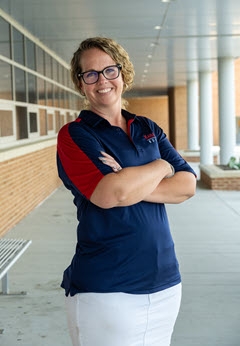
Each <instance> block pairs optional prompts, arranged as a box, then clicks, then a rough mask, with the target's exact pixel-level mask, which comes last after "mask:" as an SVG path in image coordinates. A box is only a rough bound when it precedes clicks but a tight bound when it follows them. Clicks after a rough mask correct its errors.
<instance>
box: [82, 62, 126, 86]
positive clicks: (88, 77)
mask: <svg viewBox="0 0 240 346" xmlns="http://www.w3.org/2000/svg"><path fill="white" fill-rule="evenodd" d="M121 69H122V65H120V64H117V65H111V66H107V67H105V68H104V69H103V70H102V71H95V70H90V71H86V72H81V73H78V74H77V78H78V79H80V78H82V79H83V81H84V83H85V84H94V83H97V81H98V79H99V75H100V73H102V74H103V75H104V77H105V78H106V79H108V80H113V79H116V78H118V77H119V73H120V71H121Z"/></svg>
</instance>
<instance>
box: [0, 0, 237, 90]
mask: <svg viewBox="0 0 240 346" xmlns="http://www.w3.org/2000/svg"><path fill="white" fill-rule="evenodd" d="M0 7H1V9H2V10H4V11H5V12H7V13H8V14H10V15H11V16H12V17H13V18H14V19H15V20H16V21H17V22H19V23H20V24H21V25H22V26H24V27H25V28H26V29H27V30H28V31H30V32H31V34H33V35H34V36H36V37H38V38H39V39H40V40H41V41H42V42H43V43H44V44H45V45H46V46H47V47H49V48H50V49H51V50H52V51H54V52H55V53H56V54H57V55H59V56H60V57H61V58H62V59H63V60H65V61H66V62H67V63H69V62H70V60H71V57H72V54H73V52H74V51H75V50H76V49H77V47H78V45H79V43H80V42H81V41H82V40H83V39H85V38H87V37H91V36H108V37H111V38H114V39H116V40H117V41H118V42H119V43H120V44H121V45H122V46H123V47H124V48H125V49H126V50H127V51H128V53H129V55H130V58H131V60H132V62H133V64H134V67H135V72H136V76H135V84H134V90H135V91H136V92H137V93H138V94H141V93H142V94H144V93H145V94H147V93H148V94H150V93H165V92H166V90H167V88H169V87H172V86H182V85H186V81H187V80H192V79H196V78H198V73H199V71H214V70H216V69H217V58H218V57H234V58H237V57H238V56H240V1H239V0H172V1H170V0H169V1H166V0H165V1H162V0H121V1H115V0H0Z"/></svg>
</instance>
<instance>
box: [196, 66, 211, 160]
mask: <svg viewBox="0 0 240 346" xmlns="http://www.w3.org/2000/svg"><path fill="white" fill-rule="evenodd" d="M199 96H200V147H201V152H200V163H201V164H203V165H212V164H213V153H212V146H213V124H212V73H211V72H208V71H207V72H200V74H199Z"/></svg>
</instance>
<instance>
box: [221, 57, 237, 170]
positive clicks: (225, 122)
mask: <svg viewBox="0 0 240 346" xmlns="http://www.w3.org/2000/svg"><path fill="white" fill-rule="evenodd" d="M218 95H219V97H218V105H219V144H220V164H227V163H228V161H229V159H230V157H231V156H233V155H234V150H235V145H236V118H235V82H234V59H233V58H219V59H218Z"/></svg>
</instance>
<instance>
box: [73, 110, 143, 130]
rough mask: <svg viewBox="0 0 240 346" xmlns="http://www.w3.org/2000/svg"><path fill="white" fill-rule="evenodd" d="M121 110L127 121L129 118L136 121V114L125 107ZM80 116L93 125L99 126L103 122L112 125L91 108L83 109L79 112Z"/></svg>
mask: <svg viewBox="0 0 240 346" xmlns="http://www.w3.org/2000/svg"><path fill="white" fill-rule="evenodd" d="M121 112H122V115H123V116H124V118H125V119H126V120H127V123H128V122H129V120H131V121H134V119H135V118H136V115H135V114H132V113H129V112H128V111H126V110H125V109H122V110H121ZM79 118H81V119H82V120H84V121H85V122H86V123H87V124H88V125H89V126H91V127H95V126H98V125H100V124H101V123H103V124H104V125H106V124H108V125H110V124H109V122H108V121H107V120H106V119H104V118H103V117H101V116H100V115H98V114H96V113H94V112H92V111H90V110H82V111H81V112H80V114H79Z"/></svg>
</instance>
